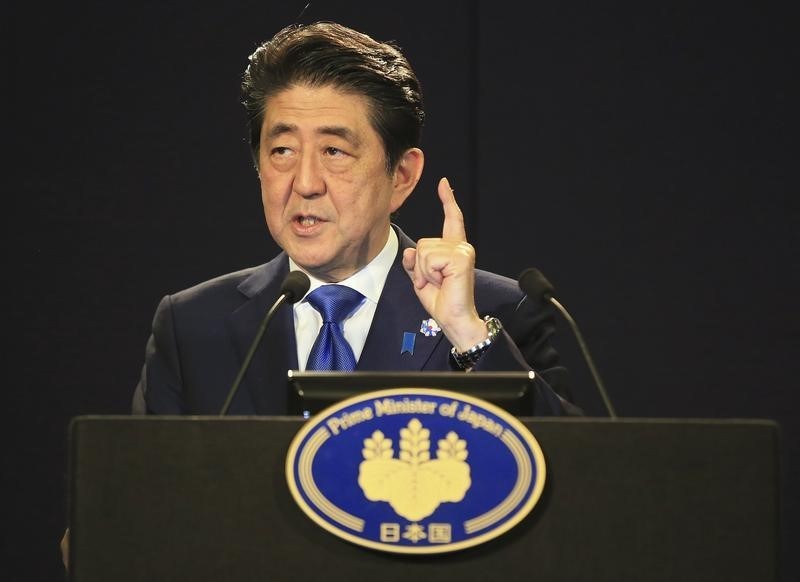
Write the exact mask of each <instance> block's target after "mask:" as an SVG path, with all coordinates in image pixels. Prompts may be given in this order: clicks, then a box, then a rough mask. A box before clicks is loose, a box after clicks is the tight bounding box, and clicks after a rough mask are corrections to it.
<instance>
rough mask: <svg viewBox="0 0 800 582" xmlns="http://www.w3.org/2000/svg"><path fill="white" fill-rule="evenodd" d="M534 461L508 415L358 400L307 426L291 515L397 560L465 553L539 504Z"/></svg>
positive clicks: (465, 400)
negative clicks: (301, 516)
mask: <svg viewBox="0 0 800 582" xmlns="http://www.w3.org/2000/svg"><path fill="white" fill-rule="evenodd" d="M544 478H545V464H544V455H543V454H542V450H541V448H540V447H539V444H538V443H537V442H536V439H535V438H534V437H533V435H532V434H531V433H530V431H529V430H528V429H527V428H526V427H525V426H524V425H523V424H522V423H521V422H520V421H519V420H517V419H516V418H514V417H513V416H512V415H510V414H509V413H507V412H506V411H504V410H502V409H500V408H498V407H496V406H494V405H493V404H490V403H488V402H486V401H484V400H480V399H477V398H473V397H469V396H465V395H463V394H459V393H457V392H450V391H446V390H434V389H423V388H401V389H392V390H381V391H377V392H368V393H364V394H361V395H359V396H357V397H354V398H350V399H348V400H345V401H343V402H340V403H338V404H336V405H334V406H332V407H330V408H328V409H326V410H324V411H323V412H321V413H320V414H318V415H316V416H314V417H312V418H311V419H310V420H309V421H308V423H307V424H305V425H304V426H303V428H302V429H301V430H300V431H299V432H298V434H297V435H296V436H295V438H294V440H293V441H292V444H291V446H290V447H289V452H288V455H287V459H286V479H287V481H288V484H289V489H290V490H291V492H292V495H293V497H294V499H295V501H296V502H297V503H298V505H299V506H300V508H301V509H302V510H303V511H304V512H305V513H306V514H307V515H308V516H309V517H310V518H311V519H312V520H314V521H315V522H316V523H317V524H318V525H320V526H321V527H323V528H324V529H326V530H328V531H329V532H331V533H333V534H335V535H337V536H339V537H341V538H343V539H345V540H348V541H350V542H353V543H356V544H359V545H362V546H366V547H368V548H373V549H377V550H382V551H386V552H396V553H404V554H432V553H441V552H450V551H454V550H460V549H463V548H468V547H471V546H475V545H478V544H481V543H483V542H486V541H488V540H490V539H493V538H496V537H497V536H499V535H501V534H503V533H505V532H506V531H508V530H509V529H511V528H512V527H513V526H514V525H516V524H517V523H519V522H520V521H521V520H522V519H523V518H524V517H525V516H526V515H527V514H528V513H530V511H531V510H532V509H533V506H534V505H535V504H536V502H537V501H538V500H539V496H540V495H541V493H542V489H543V488H544Z"/></svg>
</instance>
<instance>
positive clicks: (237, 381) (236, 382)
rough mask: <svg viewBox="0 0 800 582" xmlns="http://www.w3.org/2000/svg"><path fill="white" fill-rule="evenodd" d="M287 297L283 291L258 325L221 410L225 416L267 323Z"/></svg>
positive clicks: (221, 413)
mask: <svg viewBox="0 0 800 582" xmlns="http://www.w3.org/2000/svg"><path fill="white" fill-rule="evenodd" d="M286 297H287V295H286V293H283V294H282V295H281V296H280V297H278V300H277V301H276V302H275V303H274V304H273V305H272V307H271V308H270V310H269V311H268V312H267V316H266V317H265V318H264V319H263V320H262V321H261V325H260V326H259V327H258V331H257V332H256V337H255V339H254V340H253V343H252V344H251V345H250V350H249V351H248V352H247V355H246V356H245V358H244V362H243V363H242V367H241V368H239V373H238V374H237V375H236V379H235V380H234V381H233V385H232V386H231V389H230V390H229V391H228V397H227V398H226V399H225V404H223V405H222V409H221V410H220V411H219V415H220V416H225V415H226V414H227V413H228V408H230V406H231V402H233V397H234V396H236V392H237V391H238V390H239V384H241V382H242V378H244V375H245V374H246V373H247V369H248V368H249V367H250V360H252V359H253V356H254V355H255V353H256V350H257V349H258V346H259V345H260V344H261V338H262V337H263V336H264V332H265V331H266V330H267V325H269V322H270V320H271V319H272V315H273V314H274V313H275V311H276V310H277V309H278V308H279V307H280V306H281V305H283V302H284V301H286Z"/></svg>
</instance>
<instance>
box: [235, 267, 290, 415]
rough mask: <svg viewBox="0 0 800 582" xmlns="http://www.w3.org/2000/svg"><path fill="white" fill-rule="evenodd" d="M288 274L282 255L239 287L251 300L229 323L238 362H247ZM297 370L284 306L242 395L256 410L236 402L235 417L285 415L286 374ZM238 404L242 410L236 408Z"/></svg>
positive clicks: (272, 324)
mask: <svg viewBox="0 0 800 582" xmlns="http://www.w3.org/2000/svg"><path fill="white" fill-rule="evenodd" d="M288 272H289V261H288V258H287V257H286V254H285V253H281V254H280V255H278V257H276V258H275V259H273V260H272V261H270V262H269V263H267V264H266V265H264V266H263V267H261V268H260V269H258V270H257V271H256V272H255V273H254V274H253V275H251V276H250V277H248V278H247V279H246V280H245V281H243V282H242V284H241V285H239V288H238V289H239V291H240V292H241V293H243V294H244V295H245V296H246V297H248V300H247V301H246V302H245V303H243V304H242V305H241V306H240V307H239V308H238V309H236V310H235V311H234V312H233V313H232V314H231V316H230V318H229V320H228V324H229V330H230V333H231V338H232V341H233V344H234V346H235V348H236V353H237V355H238V358H239V362H240V364H241V362H243V361H244V358H245V356H246V355H247V351H248V350H249V349H250V344H251V343H252V341H253V339H254V338H255V336H256V333H257V331H258V327H259V325H260V324H261V322H262V320H263V319H264V316H265V315H266V314H267V311H268V310H269V308H270V307H271V306H272V304H273V303H274V302H275V300H276V299H277V298H278V295H279V293H280V287H281V283H282V282H283V278H284V277H285V275H286V273H288ZM292 369H297V347H296V341H295V337H294V317H293V312H292V308H291V306H288V305H283V306H281V308H280V309H279V310H278V312H277V313H276V314H275V317H274V318H273V320H272V322H271V323H270V325H269V327H268V328H267V331H266V333H265V334H264V337H263V339H262V341H261V345H260V346H259V348H258V350H257V351H256V353H255V356H254V357H253V361H252V362H251V364H250V369H249V370H248V372H247V374H246V375H245V377H244V379H243V381H242V385H241V386H240V388H239V391H240V392H242V391H245V390H246V391H248V392H249V393H250V397H251V399H252V402H253V408H254V410H247V409H246V407H245V406H244V401H243V399H242V398H237V399H234V402H233V405H232V407H231V412H232V413H237V412H238V413H240V414H242V413H245V414H246V413H248V412H250V413H253V412H254V413H256V414H286V410H287V390H288V388H287V386H288V384H287V381H286V371H287V370H292ZM237 400H239V407H237Z"/></svg>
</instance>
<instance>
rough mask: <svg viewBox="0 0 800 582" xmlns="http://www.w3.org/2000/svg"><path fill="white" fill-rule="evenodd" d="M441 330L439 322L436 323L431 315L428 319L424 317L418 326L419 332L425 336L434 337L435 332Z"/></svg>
mask: <svg viewBox="0 0 800 582" xmlns="http://www.w3.org/2000/svg"><path fill="white" fill-rule="evenodd" d="M440 331H442V328H441V327H439V324H438V323H436V320H434V319H433V318H432V317H431V318H430V319H425V320H423V321H422V325H421V326H420V328H419V332H420V333H421V334H422V335H424V336H425V337H431V336H433V337H436V334H437V333H439V332H440Z"/></svg>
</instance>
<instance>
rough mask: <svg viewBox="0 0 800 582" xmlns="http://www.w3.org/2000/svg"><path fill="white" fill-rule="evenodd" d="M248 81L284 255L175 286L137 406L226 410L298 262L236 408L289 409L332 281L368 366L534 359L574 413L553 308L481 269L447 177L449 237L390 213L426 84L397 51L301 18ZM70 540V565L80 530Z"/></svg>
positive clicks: (271, 224)
mask: <svg viewBox="0 0 800 582" xmlns="http://www.w3.org/2000/svg"><path fill="white" fill-rule="evenodd" d="M243 93H244V105H245V108H246V110H247V113H248V123H249V128H250V145H251V149H252V153H253V160H254V162H255V165H256V169H257V170H258V175H259V179H260V181H261V197H262V201H263V204H264V214H265V217H266V221H267V226H268V228H269V231H270V234H271V235H272V237H273V239H274V240H275V241H276V242H277V243H278V244H279V245H280V246H281V248H282V249H283V250H284V252H283V253H282V254H280V255H279V256H278V257H276V258H275V259H273V260H272V261H270V262H268V263H266V264H265V265H262V266H260V267H256V268H252V269H246V270H244V271H240V272H237V273H231V274H228V275H224V276H222V277H219V278H217V279H214V280H211V281H207V282H205V283H201V284H200V285H197V286H195V287H192V288H191V289H187V290H185V291H181V292H179V293H176V294H175V295H169V296H166V297H164V299H162V301H161V303H160V304H159V306H158V309H157V311H156V315H155V318H154V321H153V332H152V335H151V337H150V340H149V342H148V345H147V353H146V357H145V365H144V368H143V370H142V377H141V381H140V382H139V385H138V386H137V387H136V391H135V394H134V400H133V409H134V412H136V413H142V414H143V413H153V414H216V413H218V412H219V411H220V409H221V407H222V405H223V403H224V401H225V398H226V396H227V392H228V388H229V387H230V385H231V383H232V382H233V379H234V377H235V375H236V373H237V371H238V369H239V367H240V366H241V363H242V360H243V359H244V355H245V353H246V352H247V350H248V348H249V346H250V343H251V342H252V340H253V337H254V336H255V335H256V330H257V328H258V326H259V324H260V322H261V320H262V318H263V317H264V314H265V313H266V311H267V309H268V308H269V306H270V305H271V304H272V302H273V301H274V300H275V299H276V298H277V297H278V295H279V292H280V286H281V283H282V282H283V280H284V278H285V276H286V275H287V273H288V272H289V271H290V270H295V269H299V270H302V271H304V272H305V273H306V274H308V275H309V277H310V279H311V290H310V292H309V293H308V294H307V295H306V298H305V299H304V300H302V301H300V302H298V303H296V304H295V306H294V308H293V309H292V310H289V309H284V310H282V311H281V312H279V313H278V315H277V316H276V318H275V319H274V320H273V322H272V325H271V327H270V328H269V329H268V330H267V334H266V335H265V337H264V340H263V342H262V344H261V348H260V351H259V352H257V354H256V357H255V358H254V360H253V364H252V366H251V368H250V369H249V371H248V374H247V376H246V377H245V379H244V382H243V384H242V389H240V390H239V392H238V393H237V396H236V398H235V400H234V401H233V403H232V406H231V408H230V412H231V413H232V414H285V413H286V412H287V396H286V392H287V391H286V377H287V376H286V372H287V370H290V369H305V368H306V365H307V364H308V363H310V362H312V361H313V360H314V352H315V345H314V344H315V343H316V342H317V336H318V334H319V331H320V328H321V327H322V326H323V318H322V316H321V315H320V313H319V312H318V311H317V309H316V308H315V307H314V306H313V304H312V301H311V300H310V298H311V297H312V294H313V293H314V291H315V290H317V289H318V288H321V287H324V286H326V285H330V284H340V285H342V286H345V287H347V288H349V289H355V290H356V291H357V292H358V294H357V295H356V298H357V304H356V306H355V308H354V309H353V310H352V311H351V312H349V313H347V318H346V319H345V320H344V322H343V323H342V328H343V335H344V339H345V340H346V341H347V347H346V348H345V349H346V350H348V351H349V352H348V355H349V356H350V357H351V358H352V359H353V361H354V364H355V363H356V362H357V364H355V368H356V369H358V370H473V369H474V370H526V369H533V370H535V371H536V372H537V386H536V388H537V390H536V394H535V407H536V409H535V413H536V414H562V413H564V412H573V411H575V410H576V409H575V408H574V407H573V406H572V405H571V404H569V403H568V402H567V401H565V400H564V399H563V398H562V397H561V396H559V392H560V393H564V392H565V387H564V375H565V371H564V369H563V368H562V367H560V366H559V365H558V356H557V354H556V352H555V350H554V349H553V348H552V346H551V345H550V336H551V334H552V333H553V324H552V315H551V313H550V312H549V311H548V310H547V309H545V308H544V306H541V305H537V304H535V302H533V301H532V300H530V299H528V298H526V297H524V295H523V294H522V293H521V291H520V290H519V288H518V287H517V285H516V283H515V282H514V281H512V280H510V279H507V278H504V277H500V276H498V275H493V274H490V273H486V272H483V271H477V270H475V251H474V249H473V248H472V246H471V245H470V244H469V243H468V242H467V240H466V234H465V232H464V221H463V218H462V215H461V210H460V209H459V207H458V204H456V201H455V198H454V194H453V190H452V189H451V188H450V184H449V182H448V181H447V179H445V178H442V180H441V181H440V182H439V188H438V195H439V198H440V200H441V202H442V207H443V209H444V225H443V228H442V236H441V238H428V239H422V240H419V241H417V243H416V245H415V244H414V242H413V241H411V240H410V239H409V238H408V237H407V236H406V235H405V234H404V233H403V232H402V231H401V230H400V229H399V228H397V227H395V226H393V225H391V224H390V216H391V214H392V213H393V212H395V211H396V210H397V209H398V208H400V206H402V204H403V202H404V201H405V200H406V198H407V197H408V196H409V195H410V194H411V192H412V191H413V190H414V187H415V186H416V185H417V182H418V181H419V178H420V176H421V174H422V168H423V165H424V156H423V153H422V150H420V149H419V148H418V147H417V146H418V145H419V138H420V133H421V130H422V125H423V121H424V111H423V108H422V95H421V91H420V87H419V82H418V81H417V78H416V76H415V75H414V72H413V71H412V70H411V67H410V65H409V63H408V61H407V60H406V59H405V57H403V55H402V54H401V53H400V52H399V51H398V50H397V49H395V48H394V47H392V46H390V45H387V44H383V43H379V42H376V41H374V40H373V39H371V38H370V37H368V36H366V35H364V34H361V33H358V32H356V31H354V30H351V29H348V28H345V27H343V26H340V25H337V24H331V23H317V24H312V25H309V26H295V27H289V28H286V29H284V30H282V31H280V32H279V33H278V34H276V35H275V37H273V38H272V39H271V40H269V41H267V42H265V43H264V44H263V45H262V46H260V47H259V48H258V50H256V52H255V53H253V55H251V57H250V65H249V66H248V68H247V71H246V72H245V76H244V82H243ZM487 319H488V321H487ZM407 334H411V336H412V337H413V341H412V342H410V343H409V342H408V340H407V339H406V338H407V337H408V335H407ZM554 389H555V390H554ZM61 551H62V558H63V560H64V564H65V566H66V565H67V561H68V553H69V530H67V532H66V533H65V534H64V537H63V539H62V541H61Z"/></svg>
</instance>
